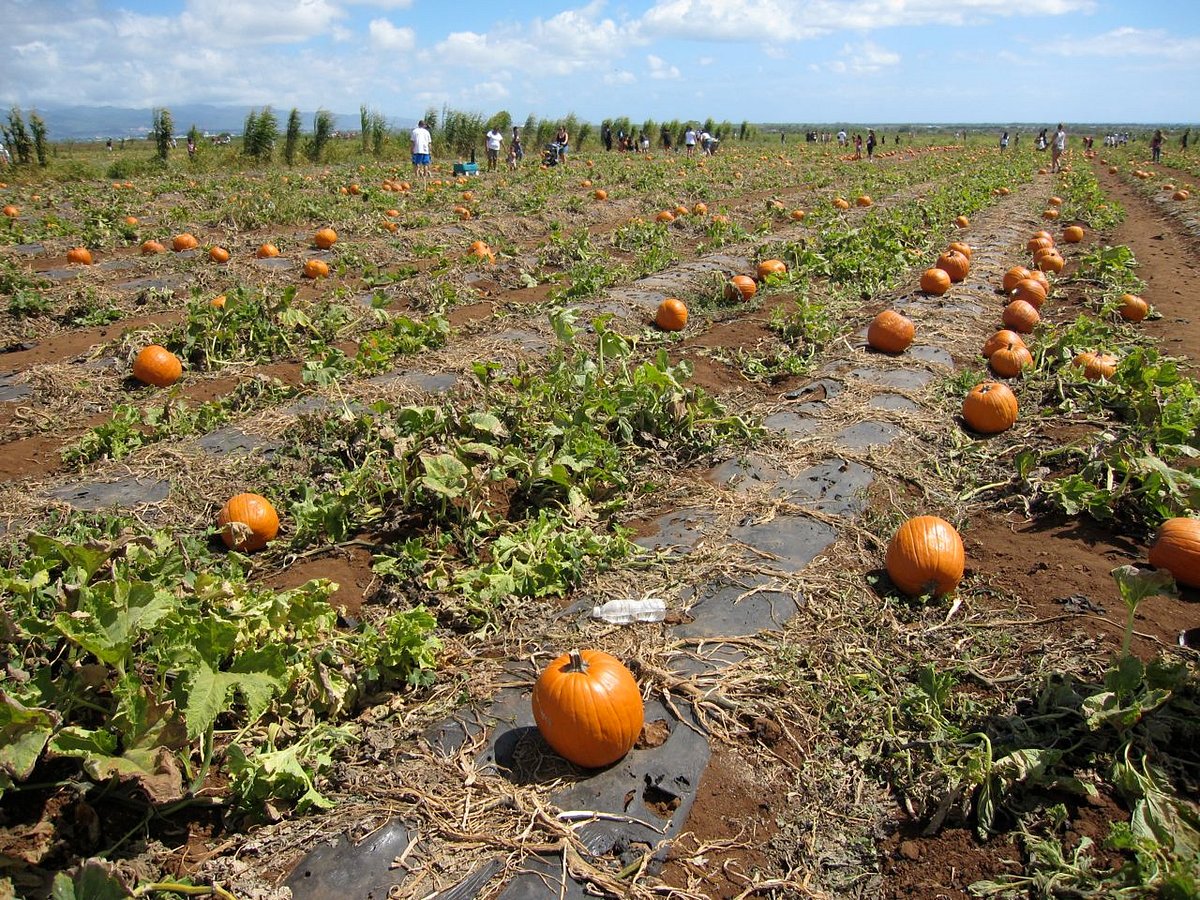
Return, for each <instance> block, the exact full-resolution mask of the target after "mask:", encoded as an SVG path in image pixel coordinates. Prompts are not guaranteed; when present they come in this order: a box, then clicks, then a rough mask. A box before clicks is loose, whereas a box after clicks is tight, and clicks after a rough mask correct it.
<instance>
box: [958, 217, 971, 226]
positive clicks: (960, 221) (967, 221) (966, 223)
mask: <svg viewBox="0 0 1200 900" xmlns="http://www.w3.org/2000/svg"><path fill="white" fill-rule="evenodd" d="M970 224H971V220H970V219H968V218H967V217H966V216H958V217H957V218H955V220H954V226H955V227H956V228H966V227H967V226H969V225H970Z"/></svg>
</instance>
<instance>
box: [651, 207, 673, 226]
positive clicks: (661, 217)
mask: <svg viewBox="0 0 1200 900" xmlns="http://www.w3.org/2000/svg"><path fill="white" fill-rule="evenodd" d="M654 221H655V222H658V223H659V224H662V225H670V224H671V223H672V222H674V221H675V214H674V213H673V212H671V211H670V210H669V209H664V210H662V211H661V212H660V213H659V214H658V215H656V216H655V217H654Z"/></svg>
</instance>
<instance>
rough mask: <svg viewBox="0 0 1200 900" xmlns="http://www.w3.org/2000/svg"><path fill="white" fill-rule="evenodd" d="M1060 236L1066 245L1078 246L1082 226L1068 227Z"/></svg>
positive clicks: (1081, 238) (1080, 239) (1081, 235)
mask: <svg viewBox="0 0 1200 900" xmlns="http://www.w3.org/2000/svg"><path fill="white" fill-rule="evenodd" d="M1062 236H1063V241H1065V242H1066V243H1068V244H1078V243H1079V242H1080V241H1082V240H1083V226H1082V225H1068V226H1067V227H1066V228H1064V229H1063V234H1062Z"/></svg>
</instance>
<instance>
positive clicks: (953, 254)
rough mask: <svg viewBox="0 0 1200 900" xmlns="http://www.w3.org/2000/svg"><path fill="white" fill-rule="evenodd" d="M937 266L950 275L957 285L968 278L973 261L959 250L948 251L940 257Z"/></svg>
mask: <svg viewBox="0 0 1200 900" xmlns="http://www.w3.org/2000/svg"><path fill="white" fill-rule="evenodd" d="M936 266H937V268H939V269H941V270H942V271H944V272H945V273H946V274H947V275H949V276H950V280H951V281H953V282H954V283H955V284H957V283H958V282H960V281H962V280H963V279H964V278H966V277H967V273H968V272H970V271H971V261H970V260H968V259H967V258H966V257H965V256H963V255H962V254H961V253H959V252H958V251H957V250H947V251H946V252H945V253H943V254H942V255H941V256H939V257H938V258H937V263H936Z"/></svg>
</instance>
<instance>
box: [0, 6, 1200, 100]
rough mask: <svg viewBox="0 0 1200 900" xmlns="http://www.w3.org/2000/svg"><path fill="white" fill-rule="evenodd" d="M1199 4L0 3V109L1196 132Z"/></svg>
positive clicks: (1199, 88)
mask: <svg viewBox="0 0 1200 900" xmlns="http://www.w3.org/2000/svg"><path fill="white" fill-rule="evenodd" d="M1198 100H1200V0H594V2H590V3H584V4H580V3H570V2H556V0H542V2H534V3H529V2H519V0H512V2H509V3H504V2H495V0H491V2H478V0H0V103H2V104H3V105H4V106H5V107H8V106H11V105H17V106H20V107H22V108H23V109H33V108H49V107H54V106H59V105H78V104H83V105H95V106H126V107H137V108H146V107H154V106H165V107H168V108H169V107H171V106H172V105H180V104H190V103H210V104H217V105H231V106H240V107H246V106H251V107H261V106H265V105H268V104H270V105H272V106H273V107H274V108H275V109H276V110H277V111H280V110H282V111H284V113H285V114H286V110H289V109H291V108H292V107H298V108H300V109H302V110H313V109H317V108H318V107H322V108H325V109H329V110H332V111H334V112H338V113H356V112H357V111H358V110H359V108H360V106H362V105H364V104H365V105H366V106H367V107H369V108H370V109H372V110H374V111H377V112H381V113H383V114H384V115H385V116H387V117H389V118H390V119H393V120H397V121H402V120H411V119H415V118H417V117H419V116H420V115H421V113H422V112H423V111H424V110H425V109H428V108H430V107H434V108H438V109H441V108H442V107H444V106H448V107H450V108H452V109H457V110H462V111H466V112H478V113H481V114H483V115H484V116H485V117H487V116H490V115H492V114H493V113H495V112H498V111H500V110H506V111H508V112H509V113H510V114H511V116H512V117H513V119H514V120H517V121H523V120H524V119H525V117H526V116H527V115H529V114H533V115H535V116H537V117H538V118H541V119H555V118H558V117H561V116H563V115H566V114H568V113H574V114H575V115H576V116H578V117H579V118H580V119H581V120H584V121H590V122H595V123H598V122H599V121H600V120H601V119H603V118H609V117H618V116H629V117H630V118H631V119H633V120H634V121H642V120H644V119H647V118H651V119H655V120H659V121H661V120H670V119H681V120H683V119H705V118H708V117H712V118H713V119H715V120H717V121H723V120H728V121H731V122H734V123H739V122H742V121H750V122H755V123H766V122H794V123H819V122H835V121H845V122H859V123H871V122H879V123H897V122H911V123H923V122H929V123H936V122H1000V123H1004V122H1057V121H1060V120H1062V121H1066V122H1080V123H1082V122H1128V123H1174V122H1187V121H1197V120H1200V111H1198V106H1197V101H1198Z"/></svg>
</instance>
